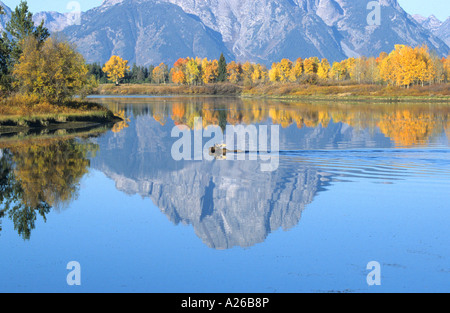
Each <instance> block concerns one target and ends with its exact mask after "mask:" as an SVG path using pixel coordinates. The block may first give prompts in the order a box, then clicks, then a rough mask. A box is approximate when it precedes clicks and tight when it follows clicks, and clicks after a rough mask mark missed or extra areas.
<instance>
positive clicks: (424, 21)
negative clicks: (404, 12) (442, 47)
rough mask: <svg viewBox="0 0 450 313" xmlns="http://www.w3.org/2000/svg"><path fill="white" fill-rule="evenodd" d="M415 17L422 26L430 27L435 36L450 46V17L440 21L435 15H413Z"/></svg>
mask: <svg viewBox="0 0 450 313" xmlns="http://www.w3.org/2000/svg"><path fill="white" fill-rule="evenodd" d="M413 17H414V19H415V20H416V21H417V22H418V23H419V24H420V25H422V27H424V28H425V29H428V30H429V31H430V32H431V33H433V34H434V35H435V36H437V37H438V38H440V39H442V40H443V41H444V42H445V43H446V44H447V46H450V17H449V18H447V19H446V20H445V21H444V22H442V21H440V20H439V19H438V18H437V17H436V16H434V15H431V16H429V17H424V16H422V15H413Z"/></svg>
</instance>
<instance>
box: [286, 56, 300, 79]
mask: <svg viewBox="0 0 450 313" xmlns="http://www.w3.org/2000/svg"><path fill="white" fill-rule="evenodd" d="M303 71H304V69H303V59H302V58H298V59H297V60H296V61H295V63H294V66H293V67H292V70H291V73H290V75H289V80H290V81H291V82H296V81H297V80H298V79H299V78H300V77H301V76H302V75H303Z"/></svg>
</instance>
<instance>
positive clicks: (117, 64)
mask: <svg viewBox="0 0 450 313" xmlns="http://www.w3.org/2000/svg"><path fill="white" fill-rule="evenodd" d="M127 64H128V61H126V60H124V59H122V58H121V57H119V56H117V55H113V56H112V57H111V58H110V59H109V61H108V62H106V64H105V66H104V67H103V72H105V73H106V74H107V75H108V78H109V80H111V81H113V82H115V84H116V86H118V85H119V82H120V80H121V79H122V78H124V77H125V74H126V73H127V72H128V70H129V69H130V67H129V66H128V65H127Z"/></svg>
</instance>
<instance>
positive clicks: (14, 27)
mask: <svg viewBox="0 0 450 313" xmlns="http://www.w3.org/2000/svg"><path fill="white" fill-rule="evenodd" d="M6 31H7V32H8V33H9V35H10V40H9V44H10V46H11V58H12V63H13V64H14V63H15V62H17V61H18V60H19V58H20V55H21V54H22V45H23V42H24V40H25V39H26V38H27V37H28V36H34V37H35V38H36V39H37V40H38V43H39V44H42V43H43V42H44V41H45V40H46V39H47V38H48V37H50V32H49V31H48V29H47V28H45V27H44V20H42V22H41V24H40V25H39V26H38V27H36V26H34V22H33V14H32V13H31V12H30V11H29V10H28V4H27V2H26V1H21V2H20V4H19V6H17V7H16V9H15V10H14V11H13V12H12V13H11V20H10V21H9V22H8V23H7V24H6Z"/></svg>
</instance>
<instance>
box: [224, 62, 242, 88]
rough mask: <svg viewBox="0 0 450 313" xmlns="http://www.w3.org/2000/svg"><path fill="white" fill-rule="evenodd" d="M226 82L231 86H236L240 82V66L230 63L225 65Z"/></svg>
mask: <svg viewBox="0 0 450 313" xmlns="http://www.w3.org/2000/svg"><path fill="white" fill-rule="evenodd" d="M227 75H228V81H229V82H230V83H233V84H237V83H238V82H240V81H241V80H242V65H241V64H240V63H236V62H234V61H231V62H230V63H228V65H227Z"/></svg>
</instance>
